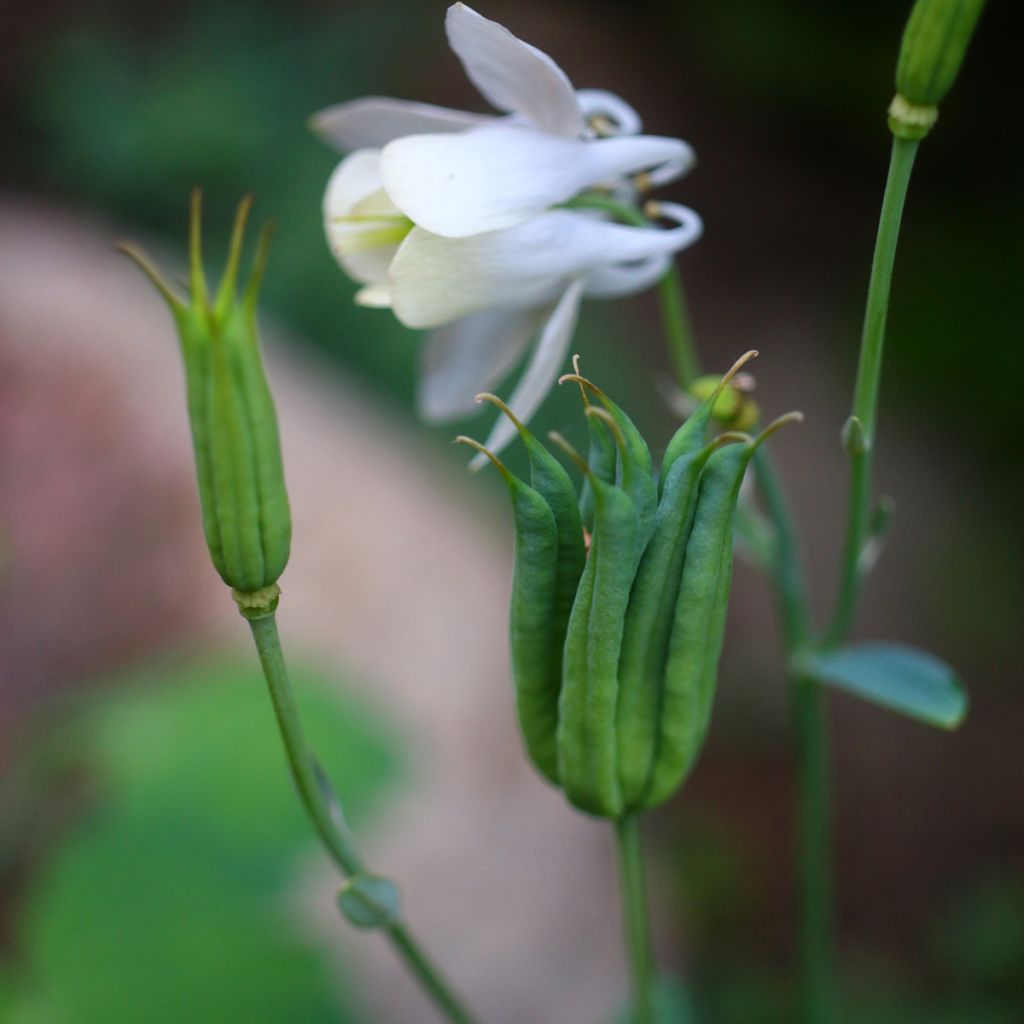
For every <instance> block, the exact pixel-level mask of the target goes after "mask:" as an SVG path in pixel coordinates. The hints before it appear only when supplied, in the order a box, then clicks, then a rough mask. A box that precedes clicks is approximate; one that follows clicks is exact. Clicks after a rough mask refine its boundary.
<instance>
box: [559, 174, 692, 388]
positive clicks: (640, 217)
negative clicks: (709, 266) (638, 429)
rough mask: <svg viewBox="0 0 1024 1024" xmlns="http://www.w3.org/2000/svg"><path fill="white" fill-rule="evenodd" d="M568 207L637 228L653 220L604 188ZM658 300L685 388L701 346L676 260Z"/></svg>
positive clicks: (660, 284) (661, 284)
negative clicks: (605, 215)
mask: <svg viewBox="0 0 1024 1024" xmlns="http://www.w3.org/2000/svg"><path fill="white" fill-rule="evenodd" d="M565 206H566V208H568V209H571V210H573V209H575V210H580V209H583V210H603V211H604V212H605V213H610V214H611V215H612V216H613V217H614V218H615V219H616V220H618V221H621V222H622V223H623V224H629V225H630V226H631V227H635V228H649V227H651V223H652V222H651V220H650V219H649V218H648V217H646V216H644V214H643V212H642V211H641V210H638V209H637V208H636V207H635V206H629V205H628V204H626V203H620V202H618V201H617V200H615V199H612V198H611V197H610V196H607V195H604V194H603V193H601V192H585V193H584V194H583V195H579V196H576V198H575V199H570V200H569V202H567V203H566V204H565ZM658 301H659V302H660V303H661V316H662V321H663V322H664V324H665V333H666V335H667V336H668V351H669V358H670V359H671V360H672V369H673V370H674V371H675V375H676V380H677V382H678V384H679V386H680V387H681V388H682V389H683V390H684V391H685V390H687V389H688V388H689V387H690V385H691V384H692V383H693V382H694V381H695V380H696V379H697V377H698V375H699V374H700V370H699V368H698V362H697V350H696V348H695V347H694V344H693V331H692V330H691V329H690V317H689V313H688V312H687V308H686V296H685V294H684V292H683V279H682V275H681V274H680V273H679V267H678V266H677V264H676V263H675V262H674V261H673V263H672V264H671V265H670V266H669V268H668V270H666V271H665V274H664V276H663V277H662V278H661V280H660V281H659V282H658Z"/></svg>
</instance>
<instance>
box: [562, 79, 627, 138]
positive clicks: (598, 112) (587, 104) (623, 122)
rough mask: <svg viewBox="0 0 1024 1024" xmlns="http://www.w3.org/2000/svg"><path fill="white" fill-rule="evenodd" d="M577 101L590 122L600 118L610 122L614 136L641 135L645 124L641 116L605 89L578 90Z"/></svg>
mask: <svg viewBox="0 0 1024 1024" xmlns="http://www.w3.org/2000/svg"><path fill="white" fill-rule="evenodd" d="M576 101H577V103H579V105H580V110H581V111H582V112H583V116H584V117H585V118H586V119H587V121H588V122H589V121H590V119H591V118H594V117H600V118H603V119H604V120H605V121H608V122H609V123H610V125H611V127H612V128H613V131H612V132H610V133H608V134H612V135H639V134H640V129H641V128H642V127H643V124H642V123H641V121H640V115H639V114H638V113H637V112H636V111H635V110H634V109H633V108H632V107H631V106H630V105H629V104H628V103H627V102H626V101H625V100H624V99H622V98H621V97H620V96H616V95H615V93H613V92H607V91H606V90H604V89H577V90H576Z"/></svg>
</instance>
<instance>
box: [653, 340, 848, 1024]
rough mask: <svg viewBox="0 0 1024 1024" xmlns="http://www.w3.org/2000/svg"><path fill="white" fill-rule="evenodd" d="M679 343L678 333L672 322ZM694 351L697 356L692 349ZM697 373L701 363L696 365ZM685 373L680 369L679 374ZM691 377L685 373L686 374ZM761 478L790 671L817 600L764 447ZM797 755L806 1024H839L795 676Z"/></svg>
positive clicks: (817, 722)
mask: <svg viewBox="0 0 1024 1024" xmlns="http://www.w3.org/2000/svg"><path fill="white" fill-rule="evenodd" d="M666 332H667V333H668V335H669V337H670V338H671V336H672V332H673V327H672V326H671V324H670V323H669V322H668V321H666ZM691 351H692V349H691ZM693 366H694V370H693V372H694V373H696V372H698V371H697V369H696V358H695V357H694V360H693ZM677 372H678V370H677ZM684 372H685V371H684ZM754 473H755V475H756V477H757V482H758V488H759V490H760V492H761V497H762V498H763V500H764V508H765V512H766V514H767V516H768V519H769V521H770V523H771V526H772V534H773V537H772V539H773V546H772V551H771V559H770V562H769V568H770V572H771V577H772V582H773V585H774V588H775V591H776V595H777V600H778V608H779V620H780V623H781V626H782V634H783V646H784V649H785V654H786V662H787V666H792V665H793V664H794V663H795V661H796V660H797V658H798V656H799V653H800V652H801V651H802V650H803V649H804V648H806V647H807V646H808V645H809V644H810V643H811V642H812V636H811V632H812V623H811V615H810V601H809V596H808V592H807V581H806V573H805V571H804V566H803V558H802V556H801V551H800V541H799V537H798V534H797V530H796V525H795V523H794V521H793V516H792V512H791V511H790V508H789V502H788V500H787V499H786V493H785V490H784V488H783V486H782V481H781V480H780V478H779V474H778V470H777V469H776V467H775V462H774V460H773V459H772V457H771V453H770V452H769V451H768V450H767V449H765V448H761V449H759V451H758V452H757V455H756V456H755V459H754ZM788 682H789V693H790V695H791V698H790V699H791V702H792V712H793V719H794V721H793V728H794V733H795V742H796V751H797V778H796V786H797V820H798V835H797V841H798V863H799V872H800V875H799V877H800V893H799V903H800V930H799V937H798V943H799V949H800V978H801V986H800V987H801V993H802V998H801V1002H802V1013H803V1018H802V1019H803V1020H804V1021H805V1022H806V1024H826V1022H831V1021H833V1020H835V1014H834V1012H833V1011H834V1009H835V1006H834V1003H835V998H836V997H835V993H836V987H835V976H834V953H833V936H832V867H831V856H830V852H831V832H830V824H829V822H830V818H829V782H828V764H827V760H828V758H827V745H826V739H825V731H824V694H823V693H821V692H820V689H819V687H817V685H816V684H814V683H813V682H810V681H808V680H806V679H803V678H801V677H799V676H798V675H796V674H794V673H793V671H792V669H789V672H788Z"/></svg>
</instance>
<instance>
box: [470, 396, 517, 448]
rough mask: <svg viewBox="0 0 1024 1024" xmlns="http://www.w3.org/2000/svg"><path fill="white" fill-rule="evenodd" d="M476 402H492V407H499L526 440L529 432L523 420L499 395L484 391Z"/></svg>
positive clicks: (477, 397)
mask: <svg viewBox="0 0 1024 1024" xmlns="http://www.w3.org/2000/svg"><path fill="white" fill-rule="evenodd" d="M475 400H476V401H477V402H490V403H491V405H493V406H495V407H497V408H498V409H499V410H500V411H501V412H503V413H504V414H505V415H506V416H507V417H508V419H509V420H510V421H511V423H512V426H514V427H515V428H516V430H518V431H519V433H520V435H521V436H522V437H523V438H524V439H525V438H526V436H527V435H528V434H529V431H528V430H527V429H526V427H525V425H524V424H523V422H522V420H520V419H519V417H518V416H517V415H516V414H515V413H514V412H513V411H512V410H511V409H510V408H509V407H508V406H507V405H506V404H505V402H504V401H502V399H500V398H499V397H498V396H497V395H494V394H491V392H490V391H482V392H481V393H480V394H479V395H477V396H476V399H475Z"/></svg>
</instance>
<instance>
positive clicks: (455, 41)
mask: <svg viewBox="0 0 1024 1024" xmlns="http://www.w3.org/2000/svg"><path fill="white" fill-rule="evenodd" d="M445 30H446V31H447V33H448V43H449V45H450V46H451V48H452V49H453V50H454V51H455V54H456V56H457V57H458V58H459V60H461V61H462V65H463V67H464V68H465V69H466V74H467V75H468V76H469V80H470V81H471V82H472V83H473V84H474V85H475V86H476V87H477V89H479V90H480V94H481V95H482V96H483V97H484V99H486V100H487V101H488V102H489V103H491V104H492V105H493V106H495V107H497V108H498V110H505V111H508V112H509V113H512V114H522V115H523V116H524V117H526V118H528V119H529V120H530V121H531V122H532V123H533V124H534V125H536V126H537V127H538V128H540V129H541V130H542V131H545V132H551V133H552V134H553V135H561V136H564V137H565V138H570V139H571V138H577V137H578V136H580V135H582V134H583V129H584V124H583V117H582V115H581V114H580V108H579V104H578V103H577V102H576V93H575V92H573V88H572V83H571V82H570V81H569V79H568V78H567V77H566V74H565V72H564V71H563V70H562V69H561V68H560V67H559V66H558V65H557V64H556V63H555V62H554V61H553V60H552V59H551V58H550V57H549V56H548V55H547V54H546V53H542V52H541V51H540V50H538V49H537V48H536V47H535V46H531V45H530V44H529V43H524V42H523V41H522V40H521V39H517V38H516V37H515V36H514V35H512V33H511V32H509V30H508V29H507V28H505V27H504V26H503V25H499V24H498V23H497V22H496V21H490V20H489V19H487V18H485V17H483V16H482V15H480V14H477V13H476V11H474V10H473V9H472V8H469V7H467V6H466V5H465V4H461V3H459V4H452V6H451V7H449V8H448V14H447V15H446V17H445Z"/></svg>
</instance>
